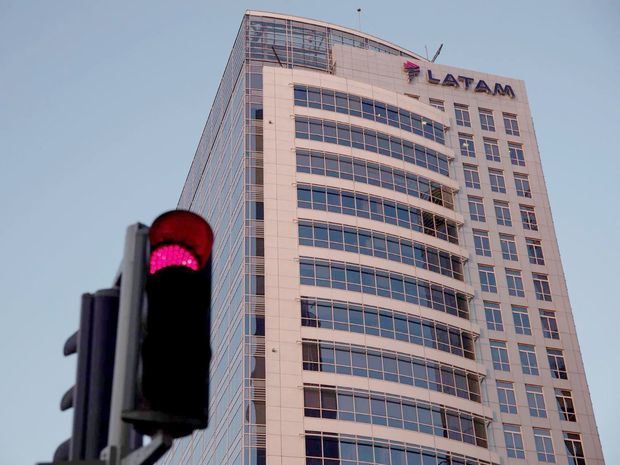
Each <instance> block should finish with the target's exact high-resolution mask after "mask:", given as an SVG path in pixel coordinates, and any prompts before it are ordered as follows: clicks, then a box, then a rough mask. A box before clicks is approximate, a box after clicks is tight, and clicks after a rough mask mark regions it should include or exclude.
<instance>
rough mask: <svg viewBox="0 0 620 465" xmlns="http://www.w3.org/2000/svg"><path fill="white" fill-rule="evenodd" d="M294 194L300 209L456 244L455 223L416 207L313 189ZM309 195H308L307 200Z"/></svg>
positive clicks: (357, 194) (357, 195)
mask: <svg viewBox="0 0 620 465" xmlns="http://www.w3.org/2000/svg"><path fill="white" fill-rule="evenodd" d="M297 191H298V207H300V208H310V209H313V210H328V211H331V212H334V213H342V214H345V215H352V216H358V217H362V218H371V219H372V220H375V221H381V222H383V223H389V224H397V225H398V226H401V227H404V228H407V229H411V230H413V231H418V232H423V233H424V234H428V235H431V236H434V237H437V238H439V239H442V240H446V241H448V242H451V243H453V244H458V226H457V224H456V223H455V222H454V221H451V220H447V219H445V218H444V217H440V216H438V215H435V214H433V213H430V212H427V211H424V210H420V209H418V208H416V207H412V206H409V205H406V204H400V203H399V204H394V203H393V202H392V201H391V200H388V199H384V198H382V197H374V196H373V197H369V196H368V195H367V194H364V193H361V192H352V191H346V190H341V189H335V188H326V187H323V186H316V185H313V186H307V185H302V184H298V185H297ZM308 193H310V194H311V195H310V196H309V197H308Z"/></svg>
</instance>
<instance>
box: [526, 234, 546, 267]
mask: <svg viewBox="0 0 620 465" xmlns="http://www.w3.org/2000/svg"><path fill="white" fill-rule="evenodd" d="M525 243H526V245H527V256H528V257H529V259H530V263H531V264H532V265H544V264H545V257H544V256H543V250H542V245H541V242H540V241H539V240H538V239H529V238H528V239H525Z"/></svg>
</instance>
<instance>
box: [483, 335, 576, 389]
mask: <svg viewBox="0 0 620 465" xmlns="http://www.w3.org/2000/svg"><path fill="white" fill-rule="evenodd" d="M489 343H490V345H491V359H492V360H493V368H494V369H495V370H498V371H510V359H509V357H508V349H507V347H506V342H505V341H495V340H491V341H489ZM517 347H518V350H519V359H520V361H521V370H522V371H523V373H524V374H526V375H538V374H539V370H538V361H537V359H536V349H535V347H534V346H533V345H530V344H517ZM546 349H547V361H548V362H549V369H550V370H551V377H552V378H555V379H568V371H567V370H566V362H565V361H564V353H563V352H562V350H560V349H551V348H549V347H547V348H546Z"/></svg>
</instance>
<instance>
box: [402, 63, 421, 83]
mask: <svg viewBox="0 0 620 465" xmlns="http://www.w3.org/2000/svg"><path fill="white" fill-rule="evenodd" d="M403 68H404V70H405V71H407V76H409V82H411V80H412V79H413V78H414V77H416V76H417V75H418V74H420V66H418V65H417V64H415V63H414V62H413V61H405V64H404V65H403Z"/></svg>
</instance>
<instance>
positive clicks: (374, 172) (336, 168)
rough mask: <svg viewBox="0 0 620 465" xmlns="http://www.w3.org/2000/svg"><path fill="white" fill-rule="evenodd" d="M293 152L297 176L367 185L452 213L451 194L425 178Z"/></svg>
mask: <svg viewBox="0 0 620 465" xmlns="http://www.w3.org/2000/svg"><path fill="white" fill-rule="evenodd" d="M296 151H297V171H298V172H300V173H312V174H318V175H321V176H329V177H334V178H339V179H348V180H353V181H356V182H361V183H364V184H370V185H373V186H378V187H382V188H384V189H389V190H393V191H397V192H402V193H404V194H407V195H411V196H413V197H417V198H419V199H422V200H426V201H428V202H432V203H434V204H437V205H441V206H442V207H446V208H449V209H450V210H454V191H453V190H452V189H450V188H449V187H446V186H444V185H442V184H439V183H438V182H435V181H431V180H430V179H427V178H425V177H424V176H420V175H417V174H414V173H410V172H408V171H404V170H399V169H396V168H392V167H391V166H387V165H380V164H378V163H372V162H369V161H366V160H360V159H356V158H352V157H348V156H346V155H339V154H335V153H328V152H320V151H316V150H306V149H300V148H298V149H296Z"/></svg>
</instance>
